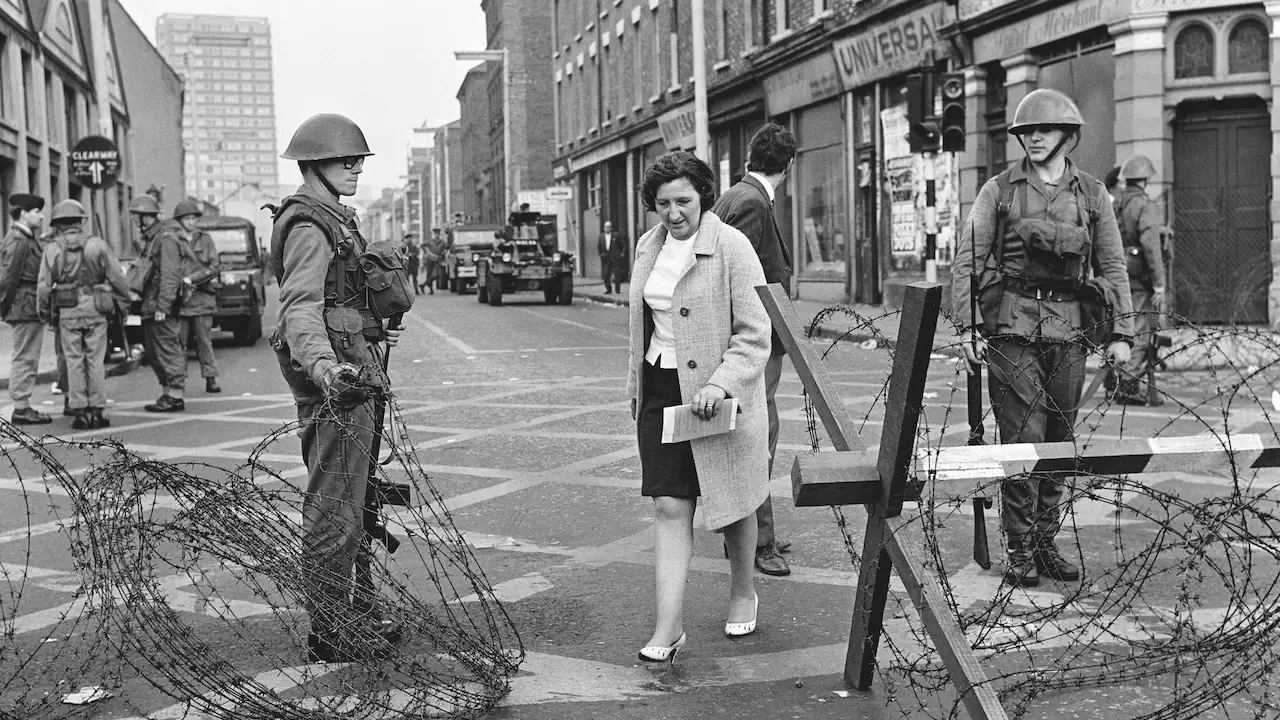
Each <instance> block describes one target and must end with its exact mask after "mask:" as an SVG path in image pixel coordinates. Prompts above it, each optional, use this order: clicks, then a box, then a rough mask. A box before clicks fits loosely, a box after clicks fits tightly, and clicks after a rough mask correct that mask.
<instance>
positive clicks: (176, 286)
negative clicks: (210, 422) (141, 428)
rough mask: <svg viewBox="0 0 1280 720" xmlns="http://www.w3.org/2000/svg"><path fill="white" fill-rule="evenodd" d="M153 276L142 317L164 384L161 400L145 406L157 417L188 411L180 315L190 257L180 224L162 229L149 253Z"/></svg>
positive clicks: (154, 366)
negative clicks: (148, 325) (145, 320)
mask: <svg viewBox="0 0 1280 720" xmlns="http://www.w3.org/2000/svg"><path fill="white" fill-rule="evenodd" d="M148 253H149V254H148V257H149V258H150V259H151V275H150V277H148V278H147V282H146V287H145V288H144V289H143V292H142V316H143V317H144V318H149V319H150V323H149V324H150V330H151V332H150V341H151V347H152V350H151V360H152V361H151V369H152V370H154V371H155V373H156V379H157V380H159V382H160V397H159V398H157V399H156V401H155V402H153V403H151V404H149V405H144V406H143V409H144V410H146V411H147V412H153V413H172V412H182V411H184V410H186V409H187V403H186V399H185V397H184V396H185V394H186V387H187V352H186V338H185V337H183V336H182V335H183V330H184V327H183V322H182V317H181V316H180V315H179V314H178V311H179V302H180V297H181V286H182V285H183V278H184V277H187V275H186V271H187V269H188V268H186V267H184V265H186V264H187V263H188V261H187V260H186V259H185V258H186V256H187V255H188V254H189V253H190V250H189V249H187V246H186V241H185V240H184V239H183V238H182V228H181V226H179V225H178V224H177V223H176V222H165V223H161V224H160V225H159V228H158V229H157V230H156V232H155V235H154V236H153V238H152V240H151V245H150V248H149V249H148Z"/></svg>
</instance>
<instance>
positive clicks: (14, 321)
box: [0, 196, 49, 424]
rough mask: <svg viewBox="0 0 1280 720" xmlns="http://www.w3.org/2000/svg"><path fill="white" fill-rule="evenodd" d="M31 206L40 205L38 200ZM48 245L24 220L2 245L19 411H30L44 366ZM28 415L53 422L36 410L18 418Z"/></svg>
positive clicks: (3, 297)
mask: <svg viewBox="0 0 1280 720" xmlns="http://www.w3.org/2000/svg"><path fill="white" fill-rule="evenodd" d="M31 197H33V198H34V196H31ZM34 199H35V200H39V198H34ZM27 205H29V206H31V207H36V204H35V203H27ZM43 205H44V201H43V200H39V203H38V206H39V207H42V206H43ZM37 209H38V207H37ZM45 244H46V243H45V242H43V241H42V240H41V239H40V238H38V237H37V236H36V234H35V232H34V231H33V230H32V229H31V228H29V227H27V226H25V225H23V224H22V223H20V222H14V223H12V224H11V225H10V226H9V232H8V233H7V234H6V235H5V237H4V241H3V243H2V244H0V315H2V316H3V318H4V321H5V322H7V323H9V325H10V326H11V327H12V328H13V355H12V359H11V361H10V365H9V397H10V398H11V399H12V400H13V404H14V407H15V412H16V411H20V410H24V409H25V410H27V411H30V408H31V393H32V392H33V391H34V390H35V384H36V372H37V370H38V368H39V365H40V351H41V345H42V344H43V341H44V324H43V323H42V322H41V319H40V314H39V309H38V305H37V299H36V298H37V285H38V282H39V279H40V258H41V257H42V256H43V255H44V246H45ZM25 414H30V415H31V416H32V418H33V422H37V423H40V424H44V423H47V422H49V419H48V417H47V416H44V415H42V414H40V413H34V412H29V413H17V414H16V415H15V419H16V420H18V421H19V422H22V420H21V417H22V416H23V415H25Z"/></svg>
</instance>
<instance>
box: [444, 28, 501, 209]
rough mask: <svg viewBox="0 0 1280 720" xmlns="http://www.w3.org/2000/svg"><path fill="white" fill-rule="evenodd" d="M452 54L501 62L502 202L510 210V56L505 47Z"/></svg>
mask: <svg viewBox="0 0 1280 720" xmlns="http://www.w3.org/2000/svg"><path fill="white" fill-rule="evenodd" d="M453 56H454V57H455V58H457V59H458V60H463V61H468V62H491V61H492V62H500V63H502V184H503V185H504V193H503V195H504V197H503V202H504V203H506V205H505V208H506V211H507V212H510V211H511V207H512V204H513V202H514V198H515V188H514V187H513V186H512V183H511V57H510V54H509V53H508V52H507V49H506V48H505V47H504V48H501V49H499V50H457V51H454V53H453Z"/></svg>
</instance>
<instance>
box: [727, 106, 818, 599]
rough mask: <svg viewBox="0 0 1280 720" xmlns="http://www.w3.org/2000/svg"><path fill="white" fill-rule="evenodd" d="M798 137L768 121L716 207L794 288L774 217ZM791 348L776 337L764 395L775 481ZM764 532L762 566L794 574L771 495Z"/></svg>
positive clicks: (771, 274)
mask: <svg viewBox="0 0 1280 720" xmlns="http://www.w3.org/2000/svg"><path fill="white" fill-rule="evenodd" d="M797 147H798V144H797V142H796V136H795V135H793V134H792V133H791V131H790V130H788V129H786V128H784V127H782V126H781V125H777V124H774V123H767V124H766V125H765V126H764V127H762V128H760V129H759V130H758V131H756V134H755V135H754V136H753V137H752V138H751V147H750V150H749V152H748V155H747V176H746V177H745V178H743V179H742V180H740V181H738V182H737V183H736V184H734V186H733V187H731V188H729V189H728V190H726V191H725V193H724V195H721V196H720V199H719V200H717V201H716V206H715V207H714V208H713V211H714V212H715V214H716V216H717V217H719V218H720V219H721V220H723V221H725V222H726V223H728V224H730V225H732V226H733V227H735V228H737V229H738V230H739V231H740V232H741V233H742V234H743V235H746V236H747V239H748V240H750V241H751V247H753V248H755V251H756V255H757V256H758V257H759V258H760V265H761V266H762V267H763V268H764V279H765V282H768V283H782V287H783V288H787V289H788V291H789V289H790V287H791V251H790V250H789V249H788V248H787V244H786V243H785V242H784V241H783V240H782V233H781V232H780V231H779V230H778V221H777V219H776V218H775V217H774V215H773V200H774V194H775V193H776V192H777V188H778V186H779V185H781V184H782V183H783V181H784V180H785V179H786V177H787V172H788V171H789V170H790V169H791V164H792V163H793V162H794V161H795V157H796V148H797ZM786 352H787V351H786V349H785V348H783V346H782V340H780V339H779V338H778V334H777V333H776V332H775V333H774V334H773V351H772V352H771V353H770V355H769V363H768V364H767V365H765V367H764V392H765V398H766V400H767V402H768V408H769V477H773V460H774V455H776V454H777V452H778V431H779V425H778V402H777V397H776V396H777V394H778V383H779V382H780V381H781V380H782V359H783V358H784V357H785V356H786ZM756 521H757V522H758V523H759V526H760V529H759V534H758V536H757V537H756V568H757V569H758V570H760V572H762V573H764V574H766V575H790V574H791V566H790V565H788V564H787V559H786V558H784V557H782V553H784V552H788V551H790V550H791V543H789V542H786V541H780V540H778V539H777V536H776V534H775V532H774V529H775V525H774V522H773V498H771V497H765V500H764V502H763V503H762V504H761V505H760V507H759V508H758V509H757V510H756Z"/></svg>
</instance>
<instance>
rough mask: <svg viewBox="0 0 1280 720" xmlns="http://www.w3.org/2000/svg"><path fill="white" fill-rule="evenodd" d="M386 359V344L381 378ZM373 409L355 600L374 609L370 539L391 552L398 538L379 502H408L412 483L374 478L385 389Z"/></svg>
mask: <svg viewBox="0 0 1280 720" xmlns="http://www.w3.org/2000/svg"><path fill="white" fill-rule="evenodd" d="M403 320H404V313H397V314H395V315H392V316H391V320H390V322H388V323H387V329H389V330H399V329H400V323H401V322H402V321H403ZM390 362H391V348H387V350H386V352H385V353H383V355H382V376H383V377H384V378H385V377H386V375H387V367H388V366H389V364H390ZM373 412H374V415H373V441H372V443H370V446H369V476H368V478H367V483H368V485H367V489H366V491H365V495H364V509H363V512H362V517H361V521H362V525H363V527H364V534H365V538H364V542H363V543H362V551H361V552H360V553H359V554H358V555H357V557H356V563H355V604H356V606H357V607H358V608H360V609H362V610H365V611H372V610H373V609H374V602H373V597H374V590H373V568H372V559H373V541H374V540H377V541H378V542H380V543H382V544H383V546H385V547H386V548H387V554H388V555H394V554H395V552H396V550H398V549H400V539H399V538H397V537H396V536H395V535H392V534H391V533H390V531H388V530H387V523H386V522H385V521H384V520H383V519H382V506H383V505H400V506H405V505H408V504H409V500H410V497H411V495H412V487H411V486H410V485H409V484H407V483H386V482H382V481H381V480H379V479H378V468H379V467H380V465H381V463H379V462H378V456H379V455H380V454H381V453H382V432H383V428H384V421H385V418H386V414H387V399H386V394H385V392H379V393H378V394H377V395H375V396H374V400H373Z"/></svg>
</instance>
